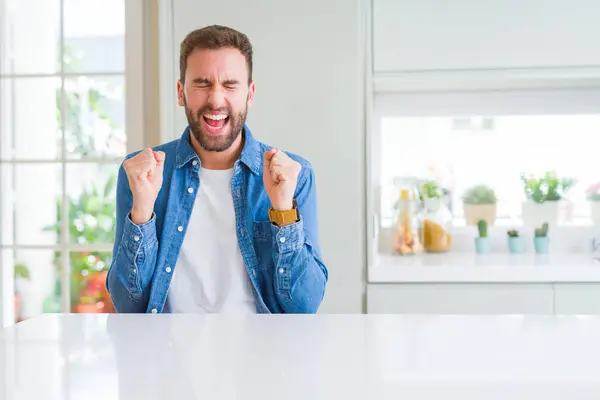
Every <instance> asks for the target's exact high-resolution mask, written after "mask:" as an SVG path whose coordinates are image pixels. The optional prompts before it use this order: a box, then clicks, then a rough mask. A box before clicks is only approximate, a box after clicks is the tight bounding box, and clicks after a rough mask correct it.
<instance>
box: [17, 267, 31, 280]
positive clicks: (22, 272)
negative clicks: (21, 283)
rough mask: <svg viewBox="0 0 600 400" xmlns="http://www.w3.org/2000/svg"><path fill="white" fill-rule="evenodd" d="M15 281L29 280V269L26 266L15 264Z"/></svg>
mask: <svg viewBox="0 0 600 400" xmlns="http://www.w3.org/2000/svg"><path fill="white" fill-rule="evenodd" d="M14 270H15V273H14V275H15V277H14V278H15V280H16V279H26V280H29V278H30V275H29V268H27V266H26V265H25V264H23V263H16V264H15V268H14Z"/></svg>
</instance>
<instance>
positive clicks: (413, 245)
mask: <svg viewBox="0 0 600 400" xmlns="http://www.w3.org/2000/svg"><path fill="white" fill-rule="evenodd" d="M419 208H420V201H419V192H418V190H417V188H416V187H415V188H405V189H400V193H399V197H398V201H397V203H396V215H395V222H396V223H395V226H394V231H393V234H392V248H393V251H394V252H395V253H397V254H400V255H412V254H418V253H422V252H423V246H422V244H421V241H420V238H419V226H420V225H421V224H420V219H419Z"/></svg>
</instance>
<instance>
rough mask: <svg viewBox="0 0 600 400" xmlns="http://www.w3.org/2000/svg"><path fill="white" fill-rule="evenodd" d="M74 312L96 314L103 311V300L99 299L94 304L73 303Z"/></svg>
mask: <svg viewBox="0 0 600 400" xmlns="http://www.w3.org/2000/svg"><path fill="white" fill-rule="evenodd" d="M75 312H76V313H78V314H97V313H103V312H104V302H102V301H99V302H98V303H95V304H82V303H79V304H75Z"/></svg>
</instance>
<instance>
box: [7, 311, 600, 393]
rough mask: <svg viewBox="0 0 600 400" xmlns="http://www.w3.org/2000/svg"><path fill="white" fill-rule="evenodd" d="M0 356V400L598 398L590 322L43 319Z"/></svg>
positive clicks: (597, 353) (597, 320)
mask: <svg viewBox="0 0 600 400" xmlns="http://www.w3.org/2000/svg"><path fill="white" fill-rule="evenodd" d="M0 346H1V347H0V398H1V399H27V400H29V399H86V400H94V399H103V400H105V399H119V400H128V399H177V400H181V399H211V400H220V399H250V400H253V399H257V400H258V399H261V400H262V399H302V400H307V399H319V400H320V399H327V400H337V399H340V400H344V399H365V400H366V399H369V400H370V399H373V400H375V399H403V400H404V399H460V400H468V399H477V400H481V399H511V400H514V399H536V400H549V399H569V400H572V399H598V398H600V316H594V317H588V316H564V317H561V316H394V315H389V316H385V315H316V316H307V315H271V316H269V315H255V316H250V317H244V318H235V317H226V316H217V315H210V316H194V315H46V316H42V317H39V318H35V319H32V320H28V321H25V322H23V323H20V324H17V325H15V326H12V327H9V328H7V329H5V330H4V331H2V332H1V333H0ZM459 396H460V397H459Z"/></svg>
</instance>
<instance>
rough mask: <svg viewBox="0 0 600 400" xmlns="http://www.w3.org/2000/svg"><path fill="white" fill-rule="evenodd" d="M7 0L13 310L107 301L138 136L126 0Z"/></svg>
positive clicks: (4, 141)
mask: <svg viewBox="0 0 600 400" xmlns="http://www.w3.org/2000/svg"><path fill="white" fill-rule="evenodd" d="M1 7H3V8H4V9H3V10H0V11H2V13H0V16H1V17H2V21H1V23H0V43H1V46H0V49H1V54H0V55H1V58H0V60H1V62H0V222H1V229H0V252H1V254H0V267H1V268H2V269H3V271H7V270H10V271H12V273H13V274H14V278H15V285H14V292H15V297H14V301H15V302H16V308H15V312H16V313H17V314H18V315H17V316H16V317H17V319H19V318H20V319H24V318H27V317H31V316H34V315H37V314H40V313H42V312H69V311H73V312H99V311H100V312H110V311H112V308H111V305H110V304H111V303H110V299H108V298H107V296H108V293H107V292H106V290H105V287H104V279H105V274H106V271H107V269H108V267H109V266H110V262H111V257H112V254H111V252H112V244H113V240H114V228H115V183H116V173H117V170H118V166H119V164H120V163H121V161H122V159H123V157H124V156H125V154H126V152H127V142H128V140H131V136H129V137H128V134H127V132H125V114H126V113H125V110H126V98H125V87H126V82H125V42H126V29H125V0H103V1H79V0H60V1H59V0H5V1H4V2H0V8H1ZM127 34H130V33H127ZM138 101H139V99H138ZM129 135H131V134H129ZM4 274H5V275H4V278H6V272H4ZM11 278H12V277H11ZM4 296H5V298H4V299H3V302H5V301H10V303H11V304H12V301H11V300H13V299H7V296H8V294H7V293H4ZM5 311H6V310H5Z"/></svg>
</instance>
